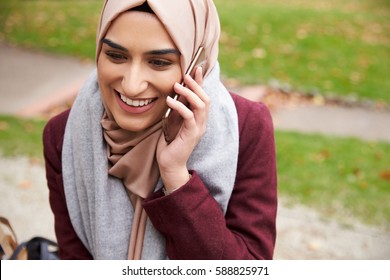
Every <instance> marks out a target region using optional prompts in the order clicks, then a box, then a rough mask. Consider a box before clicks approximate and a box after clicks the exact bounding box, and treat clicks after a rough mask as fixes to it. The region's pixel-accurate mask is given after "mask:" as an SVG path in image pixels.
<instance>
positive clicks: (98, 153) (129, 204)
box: [62, 0, 238, 259]
mask: <svg viewBox="0 0 390 280" xmlns="http://www.w3.org/2000/svg"><path fill="white" fill-rule="evenodd" d="M144 2H145V1H142V0H115V1H114V0H111V1H109V0H107V1H106V2H105V4H104V6H103V10H102V15H101V18H100V22H99V27H98V32H97V55H96V57H97V58H98V56H99V52H100V49H101V43H100V41H101V39H102V38H104V36H105V34H106V32H107V30H108V29H109V27H110V24H111V23H112V22H113V21H114V20H115V18H116V17H117V16H118V15H120V14H121V13H123V12H125V11H127V10H129V9H131V8H133V7H136V6H139V5H141V4H143V3H144ZM147 2H148V4H149V6H150V7H151V9H152V10H153V12H154V13H155V14H156V15H157V17H158V18H159V20H160V21H161V22H162V23H163V25H164V27H165V28H166V29H167V31H168V33H169V34H170V36H171V37H172V39H173V41H174V42H175V44H176V47H177V48H178V49H179V51H180V53H181V67H182V70H183V69H184V70H185V69H187V67H188V65H189V63H190V61H191V59H192V57H193V55H194V54H195V51H196V50H197V49H198V48H199V46H204V47H205V52H206V57H207V63H206V67H205V79H204V83H203V88H204V90H205V92H206V93H207V94H208V95H209V97H210V99H211V105H210V112H209V118H208V123H207V128H206V133H205V134H204V136H203V138H202V140H201V141H200V143H199V144H198V145H197V146H196V148H195V150H194V151H193V153H192V154H191V157H190V159H189V162H188V168H189V169H193V170H196V171H197V172H198V174H199V175H200V177H201V179H202V180H203V182H204V183H205V185H206V186H207V187H208V188H209V190H210V193H211V194H212V195H213V196H214V198H215V199H216V201H217V202H218V203H219V204H220V206H221V209H222V210H223V211H224V212H225V211H226V208H227V204H228V201H229V198H230V195H231V192H232V189H233V185H234V180H235V173H236V166H237V157H238V121H237V112H236V110H235V106H234V102H233V100H232V99H231V97H230V94H229V93H228V91H227V90H226V88H225V87H224V86H223V85H222V83H221V82H220V72H219V65H218V63H217V55H218V38H219V21H218V15H217V12H216V9H215V6H214V4H213V3H212V1H211V0H165V1H160V0H148V1H147ZM178 10H179V11H180V13H177V12H176V11H178ZM184 70H183V72H184ZM161 133H162V132H161V122H158V123H156V124H154V125H153V126H151V127H150V128H148V129H146V130H145V131H143V132H141V133H139V132H138V133H134V132H130V131H126V130H124V129H122V128H121V127H119V126H118V124H117V123H116V122H115V120H114V118H113V116H112V114H111V112H110V111H109V110H108V108H107V107H106V106H105V104H104V103H103V101H102V98H101V92H100V89H99V86H98V75H97V72H96V71H94V72H93V73H92V74H91V76H90V77H89V78H88V79H87V81H86V82H85V84H84V86H83V88H82V89H81V90H80V92H79V94H78V96H77V98H76V100H75V103H74V105H73V106H72V109H71V112H70V115H69V119H68V122H67V126H66V130H65V136H64V145H63V154H62V165H63V181H64V190H65V196H66V202H67V206H68V210H69V215H70V218H71V222H72V225H73V227H74V229H75V231H76V233H77V235H78V236H79V238H80V239H81V241H82V242H83V243H84V245H85V246H86V248H87V249H88V250H89V251H90V252H91V254H92V256H93V257H94V258H95V259H126V258H128V259H139V258H143V259H165V258H166V254H165V241H164V237H163V236H161V234H160V233H159V232H157V231H156V230H155V228H154V227H153V225H152V224H151V222H150V221H149V220H148V219H147V215H146V213H145V211H144V210H143V208H142V201H143V199H145V198H146V197H147V196H148V195H150V193H151V192H153V191H155V190H158V189H159V188H161V187H162V181H161V179H160V177H159V173H158V165H157V162H156V159H155V152H156V147H157V142H158V140H159V138H160V136H161Z"/></svg>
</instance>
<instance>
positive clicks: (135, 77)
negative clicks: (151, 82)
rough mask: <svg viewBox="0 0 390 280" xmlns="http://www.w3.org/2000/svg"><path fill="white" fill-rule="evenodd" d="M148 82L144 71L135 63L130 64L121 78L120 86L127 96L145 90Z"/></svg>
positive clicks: (135, 94)
mask: <svg viewBox="0 0 390 280" xmlns="http://www.w3.org/2000/svg"><path fill="white" fill-rule="evenodd" d="M147 87H148V82H147V79H146V73H145V71H143V70H142V68H141V67H139V66H137V65H132V66H130V67H129V68H128V69H127V71H126V72H125V74H124V75H123V79H122V88H123V91H124V94H126V95H127V96H137V95H139V94H141V93H142V92H143V91H145V90H146V88H147Z"/></svg>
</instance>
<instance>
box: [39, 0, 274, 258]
mask: <svg viewBox="0 0 390 280" xmlns="http://www.w3.org/2000/svg"><path fill="white" fill-rule="evenodd" d="M176 11H180V14H178V13H177V12H176ZM219 34H220V26H219V19H218V14H217V11H216V8H215V6H214V3H213V2H212V0H191V1H190V0H166V1H160V0H148V1H147V2H145V1H143V0H126V1H110V0H107V1H106V2H105V4H104V8H103V11H102V14H101V18H100V23H99V28H98V34H97V41H96V64H97V69H96V71H94V72H93V73H92V74H91V76H90V77H89V79H88V80H87V81H86V82H85V84H84V86H83V88H82V89H81V90H80V92H79V94H78V97H77V99H76V101H75V102H74V104H73V106H72V108H71V109H70V110H68V111H65V112H63V113H61V114H60V115H58V116H56V117H54V118H53V119H51V120H50V121H49V122H48V124H47V125H46V127H45V130H44V136H43V140H44V153H45V161H46V174H47V181H48V187H49V190H50V204H51V208H52V210H53V213H54V218H55V231H56V235H57V240H58V245H59V256H60V258H62V259H167V258H169V259H271V258H272V257H273V250H274V245H275V238H276V229H275V221H276V208H277V196H276V193H277V191H276V160H275V144H274V134H273V127H272V120H271V117H270V113H269V111H268V109H267V108H266V107H265V106H264V105H263V104H259V103H253V102H250V101H248V100H246V99H243V98H241V97H239V96H237V95H235V94H230V93H229V92H228V91H227V89H226V88H225V87H224V85H223V84H222V83H221V81H220V72H219V64H218V61H217V58H218V40H219ZM199 49H200V50H203V53H202V55H203V54H204V56H205V58H206V59H205V61H203V60H202V62H203V64H202V67H198V68H197V69H196V71H195V74H193V77H192V76H190V75H189V74H186V70H187V69H188V68H191V67H189V66H190V65H192V64H193V63H191V62H192V61H193V60H196V59H195V57H197V54H198V50H199ZM191 73H192V72H191ZM184 85H185V86H184ZM173 95H175V97H176V95H179V96H180V99H176V98H172V97H171V96H173ZM181 100H185V101H184V103H183V102H182V101H181ZM187 104H188V105H187ZM168 108H170V109H169V110H172V112H174V114H171V116H172V115H173V116H179V120H178V121H179V124H180V125H181V126H180V129H179V131H178V132H177V134H176V136H175V137H174V139H173V140H172V141H169V142H167V141H166V139H165V137H164V133H163V129H162V126H163V125H162V122H163V121H162V119H163V116H165V112H166V111H167V110H168ZM169 120H170V118H169V119H168V118H165V119H164V124H166V123H167V122H169Z"/></svg>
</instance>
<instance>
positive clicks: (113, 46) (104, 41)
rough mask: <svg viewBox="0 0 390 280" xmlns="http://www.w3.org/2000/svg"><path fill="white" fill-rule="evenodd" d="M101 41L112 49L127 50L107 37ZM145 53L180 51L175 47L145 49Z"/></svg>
mask: <svg viewBox="0 0 390 280" xmlns="http://www.w3.org/2000/svg"><path fill="white" fill-rule="evenodd" d="M101 42H102V44H107V45H108V46H110V47H111V48H114V49H117V50H121V51H125V52H128V51H129V50H128V49H126V48H125V47H123V46H121V45H119V44H118V43H115V42H113V41H111V40H110V39H107V38H103V39H102V40H101ZM146 54H148V55H165V54H177V55H180V52H179V50H177V49H161V50H152V51H147V52H146Z"/></svg>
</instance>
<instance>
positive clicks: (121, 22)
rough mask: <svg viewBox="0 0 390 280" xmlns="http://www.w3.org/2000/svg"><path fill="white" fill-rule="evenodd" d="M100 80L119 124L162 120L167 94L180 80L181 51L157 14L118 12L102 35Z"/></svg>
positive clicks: (139, 126)
mask: <svg viewBox="0 0 390 280" xmlns="http://www.w3.org/2000/svg"><path fill="white" fill-rule="evenodd" d="M97 69H98V80H99V87H100V90H101V92H102V98H103V100H104V103H105V104H106V106H107V107H108V109H109V110H110V111H111V113H112V115H113V117H114V119H115V121H116V122H117V124H118V125H119V126H120V127H121V128H123V129H126V130H130V131H135V132H137V131H142V130H145V129H146V128H148V127H150V126H152V125H154V124H155V123H157V122H158V121H160V120H161V118H162V116H163V115H164V113H165V110H166V108H167V105H166V97H167V95H171V94H172V93H173V85H174V83H175V82H178V81H180V80H181V79H182V71H181V67H180V53H179V51H178V50H177V48H176V46H175V44H174V43H173V41H172V39H171V37H170V36H169V34H168V32H167V31H166V30H165V28H164V26H163V25H162V23H161V22H160V21H159V20H158V19H157V17H156V16H155V15H153V14H150V13H145V12H139V11H129V12H125V13H123V14H121V15H120V16H119V17H117V18H116V19H115V21H114V22H113V23H112V25H111V26H110V28H109V30H108V32H107V34H106V36H105V37H104V39H102V48H101V51H100V54H99V59H98V65H97Z"/></svg>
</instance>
